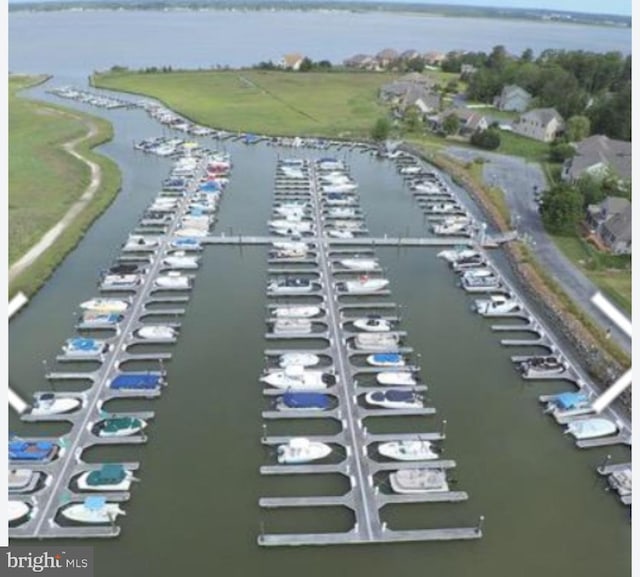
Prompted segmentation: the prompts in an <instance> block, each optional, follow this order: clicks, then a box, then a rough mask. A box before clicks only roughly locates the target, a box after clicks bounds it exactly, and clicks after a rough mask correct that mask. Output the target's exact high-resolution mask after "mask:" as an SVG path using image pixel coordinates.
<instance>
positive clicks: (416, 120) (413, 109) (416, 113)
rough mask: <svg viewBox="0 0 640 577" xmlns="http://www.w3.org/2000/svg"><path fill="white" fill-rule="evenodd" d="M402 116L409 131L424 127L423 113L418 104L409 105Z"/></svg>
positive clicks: (416, 130)
mask: <svg viewBox="0 0 640 577" xmlns="http://www.w3.org/2000/svg"><path fill="white" fill-rule="evenodd" d="M402 118H403V120H404V125H405V128H406V129H407V130H408V131H409V132H418V131H419V130H420V129H421V128H422V115H421V114H420V110H419V109H418V107H417V106H408V107H407V109H406V110H405V111H404V115H403V117H402Z"/></svg>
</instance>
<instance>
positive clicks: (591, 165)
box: [562, 134, 631, 182]
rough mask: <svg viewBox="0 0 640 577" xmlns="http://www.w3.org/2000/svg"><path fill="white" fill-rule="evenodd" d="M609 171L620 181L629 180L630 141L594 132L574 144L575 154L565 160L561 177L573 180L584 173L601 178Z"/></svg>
mask: <svg viewBox="0 0 640 577" xmlns="http://www.w3.org/2000/svg"><path fill="white" fill-rule="evenodd" d="M609 171H611V172H613V173H614V174H615V175H616V176H617V177H618V178H619V179H620V180H622V181H627V182H630V181H631V143H630V142H627V141H626V140H614V139H613V138H609V137H607V136H605V135H604V134H594V135H593V136H589V137H588V138H585V139H584V140H583V141H581V142H579V143H578V144H577V145H576V154H575V156H574V157H572V158H569V159H568V160H567V161H566V162H565V165H564V168H563V171H562V178H563V179H564V180H568V181H570V182H575V181H576V180H578V179H579V178H580V177H581V176H582V175H584V174H589V175H591V176H593V177H595V178H601V177H604V176H606V174H607V172H609Z"/></svg>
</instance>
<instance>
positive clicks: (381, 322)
mask: <svg viewBox="0 0 640 577" xmlns="http://www.w3.org/2000/svg"><path fill="white" fill-rule="evenodd" d="M353 326H354V327H356V328H357V329H360V330H361V331H366V332H368V333H385V332H388V331H390V330H391V323H390V322H389V321H387V320H385V319H380V318H376V317H367V318H363V319H356V320H354V321H353Z"/></svg>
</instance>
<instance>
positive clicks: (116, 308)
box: [80, 299, 129, 313]
mask: <svg viewBox="0 0 640 577" xmlns="http://www.w3.org/2000/svg"><path fill="white" fill-rule="evenodd" d="M80 308H81V309H84V310H90V311H96V312H101V313H121V312H124V311H126V310H127V309H128V308H129V303H128V302H127V301H123V300H120V299H91V300H89V301H85V302H83V303H81V304H80Z"/></svg>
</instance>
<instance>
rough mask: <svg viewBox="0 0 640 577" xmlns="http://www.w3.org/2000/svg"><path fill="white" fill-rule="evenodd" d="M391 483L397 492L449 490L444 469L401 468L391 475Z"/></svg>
mask: <svg viewBox="0 0 640 577" xmlns="http://www.w3.org/2000/svg"><path fill="white" fill-rule="evenodd" d="M389 483H390V484H391V488H392V489H393V491H394V492H396V493H435V492H447V491H448V490H449V484H448V483H447V474H446V472H445V471H444V469H401V470H400V471H395V472H393V473H391V475H389Z"/></svg>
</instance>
